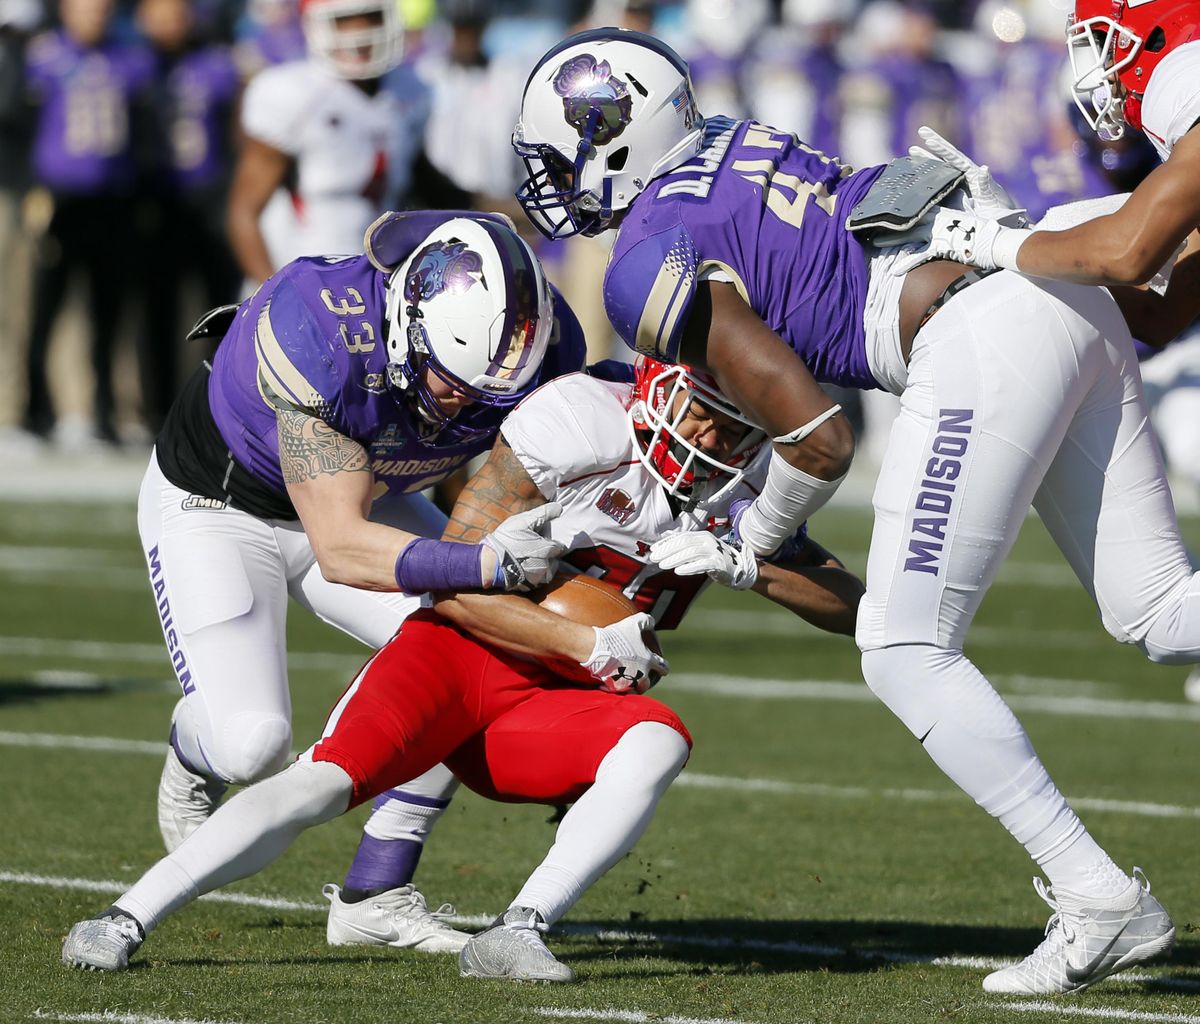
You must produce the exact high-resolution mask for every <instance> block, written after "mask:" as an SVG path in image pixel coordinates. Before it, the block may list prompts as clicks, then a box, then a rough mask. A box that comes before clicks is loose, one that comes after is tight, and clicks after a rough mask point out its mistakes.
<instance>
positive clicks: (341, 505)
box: [276, 403, 416, 590]
mask: <svg viewBox="0 0 1200 1024" xmlns="http://www.w3.org/2000/svg"><path fill="white" fill-rule="evenodd" d="M276 418H277V422H278V433H279V464H280V468H281V469H282V470H283V480H284V483H285V484H287V491H288V497H289V498H291V499H292V504H293V505H294V506H295V507H296V512H297V513H298V514H299V516H300V522H301V523H302V524H303V525H304V532H305V534H307V536H308V539H309V543H311V544H312V548H313V552H314V553H315V554H316V556H317V564H318V565H320V567H321V575H322V576H324V577H325V578H326V579H327V580H329V581H330V582H331V583H345V584H347V585H348V586H351V587H360V588H361V589H363V590H395V589H396V578H395V575H394V573H395V566H396V558H397V556H399V554H400V552H401V551H403V550H404V548H405V547H406V546H407V545H408V544H409V542H410V541H412V540H414V539H415V538H416V534H413V533H408V532H407V531H405V530H397V529H394V528H393V527H390V526H384V525H382V524H381V523H372V522H370V521H369V520H368V519H367V516H368V514H369V513H370V511H371V492H372V490H373V488H374V486H375V474H374V473H372V472H371V465H370V462H369V460H368V459H367V452H366V449H364V448H363V446H362V445H360V444H359V443H358V442H357V441H355V440H353V439H351V438H349V437H346V436H345V435H344V434H340V433H338V431H336V430H334V429H333V427H331V426H330V425H329V424H328V423H326V422H325V421H324V420H321V419H318V418H317V417H316V416H312V415H310V414H309V413H307V412H304V411H303V410H300V409H296V408H294V407H292V406H284V405H283V404H282V403H280V404H277V405H276Z"/></svg>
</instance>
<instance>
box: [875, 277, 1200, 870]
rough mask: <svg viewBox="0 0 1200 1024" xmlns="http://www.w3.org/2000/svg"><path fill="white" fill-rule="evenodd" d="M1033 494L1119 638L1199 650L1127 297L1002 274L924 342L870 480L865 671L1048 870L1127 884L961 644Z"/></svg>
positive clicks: (1199, 624) (1193, 586) (929, 748)
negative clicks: (1124, 307)
mask: <svg viewBox="0 0 1200 1024" xmlns="http://www.w3.org/2000/svg"><path fill="white" fill-rule="evenodd" d="M1031 503H1032V504H1033V506H1034V507H1036V508H1037V510H1038V512H1039V513H1040V515H1041V517H1042V520H1043V522H1044V523H1045V524H1046V527H1047V529H1048V530H1049V532H1050V534H1051V536H1052V537H1053V538H1054V540H1055V542H1056V543H1057V545H1058V546H1059V548H1060V549H1061V550H1062V552H1063V554H1064V555H1065V556H1066V558H1067V561H1068V562H1070V564H1071V567H1072V568H1073V569H1074V571H1075V573H1076V574H1077V576H1078V577H1079V579H1080V582H1082V583H1083V585H1084V587H1085V588H1086V589H1087V591H1088V592H1089V593H1090V594H1091V595H1092V597H1093V598H1094V599H1095V601H1096V604H1097V605H1098V607H1099V609H1100V614H1101V618H1102V620H1103V622H1104V626H1105V628H1106V629H1107V630H1108V631H1109V632H1110V633H1111V634H1112V635H1113V636H1114V637H1116V638H1117V639H1118V640H1119V641H1121V642H1123V643H1131V644H1136V645H1137V646H1139V647H1140V648H1141V649H1142V650H1143V651H1144V652H1145V653H1146V654H1147V655H1148V656H1149V657H1150V658H1151V659H1152V660H1154V661H1161V662H1175V661H1195V660H1197V659H1198V658H1200V581H1198V579H1197V577H1196V576H1195V575H1194V574H1193V572H1192V568H1191V566H1190V564H1189V562H1188V557H1187V554H1186V552H1185V551H1184V547H1183V543H1182V541H1181V540H1180V536H1179V529H1178V525H1177V523H1176V520H1175V509H1174V506H1173V504H1172V501H1171V495H1170V492H1169V490H1168V488H1167V485H1166V481H1165V478H1164V471H1163V465H1162V461H1161V458H1160V455H1159V451H1158V446H1157V444H1156V443H1155V439H1154V436H1153V435H1152V433H1151V431H1150V427H1149V420H1148V415H1147V411H1146V403H1145V400H1144V398H1143V395H1142V387H1141V380H1140V378H1139V376H1138V368H1137V362H1136V358H1135V355H1134V351H1133V345H1132V342H1131V340H1130V337H1129V332H1128V329H1127V328H1126V326H1125V323H1124V320H1123V318H1122V317H1121V314H1120V312H1119V310H1118V309H1117V307H1116V304H1115V303H1114V302H1113V300H1112V297H1111V296H1110V295H1109V294H1108V292H1106V291H1104V290H1102V289H1099V288H1086V287H1082V286H1077V285H1071V284H1059V283H1053V282H1046V281H1042V282H1039V283H1034V281H1032V280H1030V279H1028V278H1025V277H1022V276H1021V275H1019V274H1016V273H1011V272H1003V273H999V274H994V275H992V276H991V277H988V278H986V279H985V280H983V281H981V282H979V283H977V284H974V285H972V286H971V287H969V288H967V289H966V290H965V291H963V292H962V293H961V294H959V295H958V296H956V297H955V298H953V299H952V300H951V301H950V302H948V303H947V304H946V305H945V306H944V307H943V308H942V309H941V310H940V311H939V312H938V313H937V315H936V316H934V317H933V319H932V320H931V321H930V322H929V324H928V325H927V326H926V327H925V328H924V329H923V330H922V331H921V332H920V333H919V334H918V336H917V339H916V342H915V343H914V345H913V351H912V357H911V360H910V364H909V380H908V386H907V388H906V390H905V391H904V394H903V396H902V397H901V408H900V415H899V417H898V418H897V420H896V422H895V424H894V425H893V427H892V433H891V438H890V441H889V444H888V449H887V454H886V456H885V458H884V461H883V465H882V468H881V470H880V475H879V481H878V483H877V485H876V488H875V497H874V507H875V525H874V532H873V535H872V538H871V548H870V554H869V556H868V561H867V592H866V595H865V597H864V598H863V601H862V604H861V606H860V608H859V615H858V629H857V640H858V644H859V647H860V649H861V650H862V651H863V659H862V667H863V676H864V678H865V680H866V682H867V684H868V685H869V686H870V687H871V689H872V691H873V692H874V693H875V694H876V695H877V696H878V697H879V698H880V699H881V700H883V701H884V703H885V704H887V705H888V707H889V708H890V709H891V710H892V711H893V713H895V714H896V716H897V717H899V718H900V719H901V721H903V722H904V724H905V725H906V726H907V727H908V728H909V730H911V731H912V733H913V734H914V735H915V736H917V737H919V738H920V740H921V742H922V744H923V745H924V747H925V750H926V752H927V753H928V754H929V755H930V756H931V757H932V758H933V759H934V761H935V762H936V763H937V764H938V766H939V767H940V768H941V769H942V770H943V771H944V772H945V773H946V774H947V775H948V776H949V777H950V778H951V779H953V780H954V782H956V783H957V784H958V785H959V786H960V787H961V788H962V789H963V790H964V791H965V792H967V793H968V794H969V795H970V796H971V797H972V798H973V799H974V800H975V801H976V802H977V803H979V804H980V805H981V806H982V807H983V808H984V809H985V810H987V811H988V812H989V813H991V814H992V815H993V816H994V817H996V818H997V819H998V820H1000V821H1001V822H1002V823H1003V824H1004V826H1005V827H1006V828H1007V829H1008V830H1009V832H1010V833H1011V834H1012V835H1013V836H1014V837H1015V838H1017V839H1018V840H1019V841H1020V842H1022V844H1023V845H1024V846H1025V848H1026V849H1027V850H1028V851H1029V853H1030V855H1031V856H1033V857H1034V859H1035V860H1037V862H1038V863H1039V865H1041V866H1042V868H1043V869H1044V870H1046V872H1047V874H1048V875H1050V878H1051V882H1052V884H1055V885H1059V884H1061V885H1063V886H1064V888H1068V889H1071V890H1072V891H1076V892H1081V891H1085V890H1086V889H1087V888H1089V887H1092V888H1094V887H1095V886H1096V885H1098V884H1101V883H1105V884H1109V885H1113V884H1116V885H1120V884H1122V883H1121V876H1120V875H1119V873H1117V874H1116V877H1115V878H1114V877H1113V875H1114V872H1113V871H1110V870H1109V866H1110V865H1111V862H1109V861H1108V860H1107V857H1106V856H1105V855H1104V854H1103V853H1102V851H1100V850H1099V848H1097V847H1095V845H1094V844H1093V843H1092V841H1091V839H1090V837H1089V836H1087V834H1086V832H1085V830H1084V829H1083V827H1082V825H1081V824H1080V823H1079V821H1078V819H1077V818H1076V817H1075V815H1074V814H1073V812H1071V811H1070V808H1069V807H1067V806H1066V803H1065V801H1064V800H1063V798H1062V796H1061V794H1060V793H1059V792H1058V791H1057V789H1056V788H1055V787H1054V785H1053V783H1052V782H1051V781H1050V779H1049V776H1048V775H1046V772H1045V769H1044V768H1043V767H1042V765H1041V763H1040V761H1038V759H1037V755H1036V754H1035V752H1034V750H1033V747H1032V745H1031V744H1030V743H1029V740H1028V737H1027V736H1026V735H1025V732H1024V730H1023V729H1022V727H1021V725H1020V723H1019V722H1018V721H1017V720H1016V718H1015V717H1014V716H1013V714H1012V712H1011V711H1010V710H1009V709H1008V707H1007V705H1005V703H1004V702H1003V700H1002V699H1001V698H1000V697H999V695H998V694H996V692H995V691H994V690H993V689H992V687H991V686H990V684H989V683H988V682H987V680H986V679H985V678H984V677H983V675H982V674H981V673H980V672H979V670H978V669H977V668H976V667H975V666H974V665H973V664H972V663H971V662H970V660H969V659H968V658H967V657H966V656H965V655H964V654H963V653H962V646H963V641H964V638H965V636H966V633H967V629H968V628H969V626H970V624H971V621H972V619H973V618H974V616H975V612H976V611H977V610H978V608H979V604H980V602H981V601H982V600H983V596H984V594H986V593H987V590H988V587H989V586H990V585H991V583H992V581H993V580H994V579H995V577H996V573H997V571H998V570H999V568H1000V565H1001V563H1002V562H1003V561H1004V558H1005V556H1006V555H1007V554H1008V552H1009V550H1010V549H1011V548H1012V545H1013V542H1014V541H1015V540H1016V537H1017V534H1018V532H1019V530H1020V528H1021V524H1022V522H1023V521H1024V518H1025V515H1026V513H1027V511H1028V509H1029V507H1030V504H1031ZM1014 643H1017V644H1019V643H1020V637H1019V636H1014Z"/></svg>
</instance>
